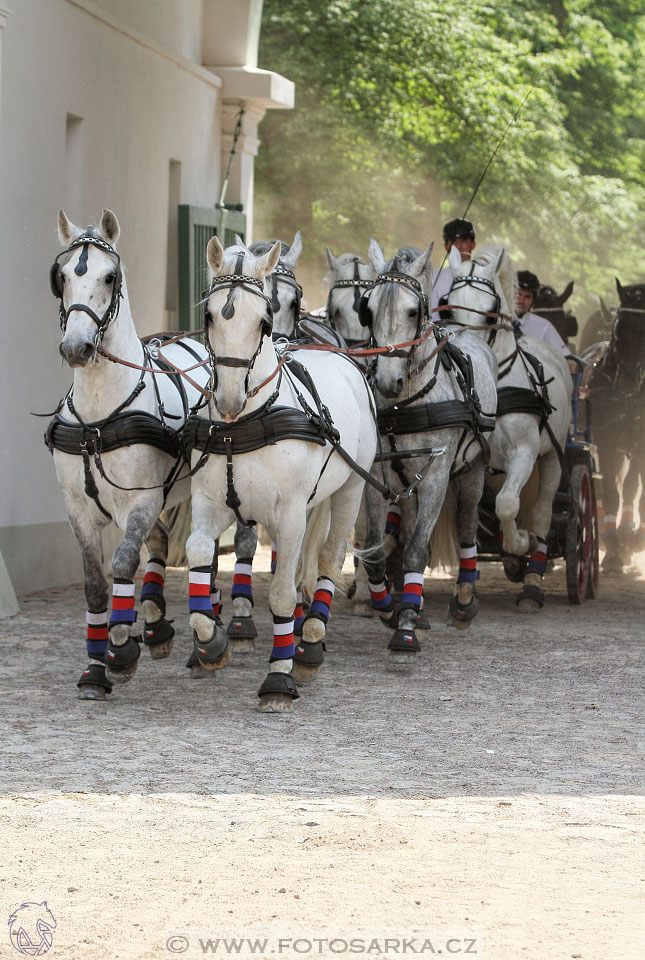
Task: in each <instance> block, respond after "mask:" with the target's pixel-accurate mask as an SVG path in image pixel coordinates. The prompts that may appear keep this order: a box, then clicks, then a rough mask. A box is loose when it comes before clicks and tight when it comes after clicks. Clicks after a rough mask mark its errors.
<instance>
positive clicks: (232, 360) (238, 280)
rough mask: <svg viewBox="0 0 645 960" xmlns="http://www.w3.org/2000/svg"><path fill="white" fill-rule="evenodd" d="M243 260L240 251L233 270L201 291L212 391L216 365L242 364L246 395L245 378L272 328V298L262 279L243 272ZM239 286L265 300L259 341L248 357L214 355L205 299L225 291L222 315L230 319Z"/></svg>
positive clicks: (210, 319) (215, 278)
mask: <svg viewBox="0 0 645 960" xmlns="http://www.w3.org/2000/svg"><path fill="white" fill-rule="evenodd" d="M243 261H244V254H239V255H238V257H237V262H236V264H235V273H229V274H225V275H223V276H218V277H213V282H212V284H211V286H210V288H209V289H208V290H207V291H205V293H204V328H205V330H206V348H207V350H208V353H209V355H210V358H211V364H212V369H213V375H212V386H211V391H212V392H214V390H215V387H216V384H217V367H218V366H219V367H243V368H246V371H247V374H246V381H245V389H246V391H247V394H248V381H249V376H250V374H251V370H252V369H253V364H254V363H255V361H256V360H257V357H258V354H259V353H260V350H261V349H262V344H263V342H264V338H265V337H270V336H271V334H272V331H273V307H272V304H271V300H270V298H269V297H267V295H266V293H265V292H264V282H263V281H262V280H258V279H257V278H256V277H249V276H247V275H246V274H244V273H242V272H241V271H242V264H243ZM239 288H242V290H246V292H247V293H253V294H255V296H257V297H262V299H263V300H264V302H265V303H266V305H267V312H266V314H265V316H264V318H263V320H262V325H261V330H260V341H259V343H258V346H257V349H256V351H255V353H254V354H253V355H252V356H251V357H248V358H246V357H221V356H216V354H215V353H214V352H213V348H212V346H211V342H210V338H209V336H208V325H209V324H210V323H211V322H212V318H211V316H210V313H209V310H208V301H209V299H210V297H211V296H212V294H213V293H215V292H216V291H217V290H228V291H229V294H228V296H227V298H226V303H225V304H224V306H223V307H222V310H221V315H222V317H223V318H224V319H225V320H231V319H232V317H233V316H234V315H235V304H234V302H233V296H234V294H235V291H236V290H237V289H239Z"/></svg>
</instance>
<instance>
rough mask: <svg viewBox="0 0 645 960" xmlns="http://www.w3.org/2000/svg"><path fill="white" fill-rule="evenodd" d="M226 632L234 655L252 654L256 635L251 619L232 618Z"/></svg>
mask: <svg viewBox="0 0 645 960" xmlns="http://www.w3.org/2000/svg"><path fill="white" fill-rule="evenodd" d="M226 632H227V634H228V638H229V640H230V641H231V643H232V644H233V649H234V650H235V652H236V653H253V651H254V650H255V638H256V637H257V635H258V632H257V630H256V628H255V624H254V623H253V617H232V618H231V622H230V623H229V625H228V627H227V628H226Z"/></svg>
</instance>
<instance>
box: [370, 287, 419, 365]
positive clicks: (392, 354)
mask: <svg viewBox="0 0 645 960" xmlns="http://www.w3.org/2000/svg"><path fill="white" fill-rule="evenodd" d="M386 283H395V284H398V285H399V286H401V287H405V288H406V289H408V290H409V291H410V292H411V293H413V294H414V295H415V296H416V298H417V300H418V308H417V327H416V333H415V336H414V339H415V340H417V339H419V338H420V337H421V335H422V334H423V332H424V331H425V330H426V329H427V328H428V327H429V326H430V324H431V323H432V321H431V319H430V307H429V302H428V298H427V296H426V294H425V293H424V292H423V289H422V287H421V284H420V283H419V281H418V280H417V279H416V278H415V277H410V276H408V274H407V273H399V272H398V271H396V270H390V271H386V272H385V273H379V275H378V276H377V277H376V279H375V280H374V281H373V282H372V284H371V286H370V289H369V290H367V291H366V292H365V293H364V294H363V296H362V297H361V301H360V306H359V308H358V319H359V321H360V323H361V325H362V326H364V327H367V328H368V330H369V331H370V334H371V336H372V338H373V337H374V333H373V329H372V328H373V322H374V321H373V318H372V312H371V310H370V308H369V298H370V296H371V294H372V290H373V289H374V288H375V287H378V286H382V285H383V284H386ZM414 349H415V347H410V350H407V351H406V350H394V349H393V350H389V351H388V353H387V356H388V357H403V358H407V359H409V357H410V354H411V351H412V350H414Z"/></svg>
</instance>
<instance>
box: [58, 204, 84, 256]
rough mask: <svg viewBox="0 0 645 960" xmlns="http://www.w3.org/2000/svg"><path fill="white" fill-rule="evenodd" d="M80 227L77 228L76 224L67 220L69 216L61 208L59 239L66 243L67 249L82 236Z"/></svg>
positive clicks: (59, 212)
mask: <svg viewBox="0 0 645 960" xmlns="http://www.w3.org/2000/svg"><path fill="white" fill-rule="evenodd" d="M82 232H83V231H82V230H81V228H80V227H77V226H76V224H74V223H72V221H71V220H69V219H68V218H67V214H66V213H65V211H64V210H63V208H62V207H61V208H60V210H59V211H58V237H59V239H60V242H61V243H64V244H65V246H66V247H68V246H69V245H70V243H71V242H72V240H75V239H76V237H80V235H81V234H82Z"/></svg>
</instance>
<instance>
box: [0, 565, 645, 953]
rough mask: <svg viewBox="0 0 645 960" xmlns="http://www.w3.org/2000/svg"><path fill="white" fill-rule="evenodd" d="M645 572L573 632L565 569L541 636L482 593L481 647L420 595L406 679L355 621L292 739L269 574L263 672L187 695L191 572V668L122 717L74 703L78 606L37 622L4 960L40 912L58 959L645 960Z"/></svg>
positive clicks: (114, 702)
mask: <svg viewBox="0 0 645 960" xmlns="http://www.w3.org/2000/svg"><path fill="white" fill-rule="evenodd" d="M639 559H640V560H641V561H645V557H644V556H643V555H641V557H640V558H639ZM643 567H645V563H644V564H642V567H641V569H640V570H639V569H636V568H633V569H632V570H631V571H630V573H628V574H627V575H626V576H624V577H623V578H622V579H619V578H612V579H605V580H604V581H603V583H602V588H603V594H602V597H601V599H599V600H597V601H595V602H587V603H586V604H585V605H583V606H582V607H578V608H573V607H569V606H568V605H567V601H566V593H565V590H564V574H563V571H562V569H556V570H555V571H554V572H553V573H551V574H550V576H549V579H548V588H547V593H548V598H547V606H546V607H545V609H544V611H542V613H541V615H539V616H533V617H531V616H521V615H518V614H517V613H516V609H515V604H514V594H515V591H516V589H517V588H516V587H515V586H514V585H511V584H508V583H507V581H506V580H505V579H504V577H503V575H502V574H501V572H500V571H499V569H498V567H497V565H488V566H486V567H485V568H484V570H483V573H482V580H481V581H480V590H479V592H480V597H481V601H482V602H481V611H480V616H479V619H478V621H477V624H476V626H475V627H473V628H472V629H471V630H470V631H467V632H463V633H462V632H456V631H454V630H453V629H452V628H450V629H449V628H447V627H446V626H445V625H444V621H445V611H446V610H447V605H448V598H449V595H450V591H451V584H450V581H449V580H448V579H447V578H434V577H433V578H432V579H427V581H426V595H427V597H428V612H429V616H430V620H431V623H432V638H431V639H430V640H428V641H427V642H426V643H425V644H424V650H423V653H422V655H421V656H420V657H419V659H418V661H417V663H416V664H414V665H412V666H409V667H398V668H392V667H390V666H388V665H387V662H386V659H385V647H386V645H387V639H388V637H387V632H386V631H385V628H383V627H382V626H381V625H380V624H379V623H378V621H376V620H366V619H355V618H351V617H350V616H349V612H348V611H349V604H348V602H347V601H346V600H345V599H344V598H342V597H338V596H337V598H336V600H335V609H334V612H333V624H332V625H331V626H330V629H329V633H328V652H327V661H326V663H325V667H324V670H323V673H322V674H321V675H320V677H319V679H318V680H317V681H316V682H315V684H314V685H313V686H312V687H310V688H308V689H306V690H304V691H303V696H302V697H301V699H300V700H299V701H298V702H297V704H296V710H295V713H294V714H293V716H266V715H260V714H258V713H257V712H255V710H254V707H255V703H256V692H257V689H258V687H259V685H260V683H261V681H262V679H263V677H264V675H265V672H266V663H267V657H268V654H269V650H270V619H269V616H268V609H267V604H266V596H267V589H268V584H269V581H270V575H269V573H268V556H267V553H266V551H262V552H261V554H260V555H259V559H258V560H257V561H256V565H255V569H256V570H258V571H264V572H260V573H259V574H258V575H257V576H256V611H257V617H256V620H257V623H258V626H259V627H260V628H261V632H262V634H263V637H262V640H261V643H260V645H259V648H258V650H257V651H256V653H255V654H252V655H250V656H247V657H242V656H240V657H238V658H236V659H235V660H234V661H233V662H232V663H231V665H230V666H229V667H228V668H227V669H226V670H225V671H223V672H222V673H220V674H218V675H217V676H215V677H213V678H210V679H208V680H205V681H193V680H190V679H189V678H188V675H187V671H186V670H185V669H184V666H183V664H184V661H185V659H186V656H187V653H188V651H189V647H190V642H189V630H188V624H187V616H186V612H185V611H186V607H187V600H186V595H185V593H186V591H185V584H184V581H185V574H184V573H182V572H174V573H172V574H171V575H170V577H169V590H168V597H169V615H170V616H174V617H175V618H176V622H175V625H176V627H177V632H178V636H177V639H176V643H175V649H174V651H173V654H172V656H171V657H170V658H169V659H168V660H166V661H161V662H153V661H151V660H150V659H149V657H148V656H147V654H146V653H144V655H142V657H141V660H140V662H139V663H140V665H139V669H138V673H137V675H136V677H135V678H134V679H133V681H132V682H131V683H130V684H129V685H127V686H125V687H120V688H118V689H116V690H115V693H114V694H113V695H112V697H111V698H110V699H109V700H108V701H107V702H105V703H87V702H81V701H79V700H77V699H76V688H75V682H76V679H77V677H78V675H79V673H80V669H81V668H82V665H83V664H84V662H85V660H84V657H83V655H82V649H83V640H82V638H83V632H84V631H83V620H84V609H85V605H84V602H83V594H82V589H81V587H80V585H75V586H72V587H70V588H69V589H65V590H56V591H48V592H47V593H46V594H43V595H32V596H30V597H23V598H21V614H20V616H18V617H16V618H14V619H12V620H6V621H4V622H2V623H0V643H1V644H2V658H1V668H0V696H1V703H2V715H3V725H2V772H1V775H0V780H1V782H0V789H1V791H2V793H1V795H0V843H1V847H0V849H1V850H2V864H3V870H2V871H1V873H2V877H1V880H2V883H1V886H0V890H1V896H0V928H4V930H5V933H4V934H3V933H2V931H1V929H0V956H3V957H4V956H6V957H10V956H19V955H20V954H19V953H18V951H17V950H16V949H15V943H12V942H11V940H10V935H11V931H10V928H9V927H8V926H4V923H5V921H8V920H9V917H10V915H11V914H12V913H13V911H15V910H16V908H18V907H19V906H20V905H21V904H23V903H25V902H32V903H38V904H40V903H42V902H43V901H46V902H47V908H48V909H49V911H50V912H51V916H53V918H55V921H56V928H55V929H54V931H53V934H52V938H53V945H52V947H51V950H50V951H49V955H50V956H51V957H56V958H76V957H79V958H81V957H82V958H88V960H93V958H99V957H100V958H104V957H109V958H124V960H126V958H127V960H130V958H132V960H149V958H150V960H152V958H166V957H172V956H184V957H187V958H190V960H192V958H194V957H202V956H218V955H219V956H226V955H229V954H231V953H233V954H234V955H236V956H242V957H246V956H268V955H269V954H272V955H274V956H276V957H280V956H282V957H286V958H293V957H296V956H332V955H336V954H339V953H340V954H342V953H367V954H368V955H370V956H374V955H380V956H383V955H385V956H394V955H398V956H401V955H408V956H409V955H412V954H414V953H421V954H422V955H424V956H437V955H441V956H453V955H454V956H460V957H466V956H468V957H470V956H476V957H478V958H482V957H486V958H489V960H490V958H492V960H518V958H527V960H555V958H569V957H581V958H584V960H601V958H602V960H614V958H616V960H629V958H639V960H640V958H641V957H642V955H643V945H644V942H645V937H644V931H643V928H642V926H640V927H639V924H640V923H641V922H642V921H641V919H640V918H641V917H642V915H643V910H642V904H643V893H644V892H645V864H644V863H643V849H644V847H643V825H644V821H645V805H644V804H643V785H644V783H643V742H644V739H643V736H642V713H643V711H642V689H643V688H642V640H643V635H644V626H643V625H644V623H645V580H644V579H643V572H642V568H643ZM222 568H223V570H222V578H221V580H222V586H223V589H224V595H225V596H227V595H228V590H229V589H230V584H231V580H232V572H231V571H232V558H230V557H225V558H224V559H223V562H222ZM229 610H230V607H229ZM225 614H226V611H225ZM42 909H44V908H42ZM20 915H21V914H20V912H19V914H17V916H20ZM24 916H26V914H24ZM3 918H5V920H3ZM48 922H50V921H48ZM50 925H51V922H50ZM12 929H13V930H14V933H15V921H14V927H13V928H12ZM223 938H225V939H226V943H224V942H223ZM232 938H236V943H235V944H233V943H232V942H231V939H232ZM249 938H250V939H251V943H248V942H243V941H246V940H247V939H249ZM256 939H257V943H256V942H254V941H255V940H256ZM238 941H239V942H238ZM45 946H46V944H45Z"/></svg>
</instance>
